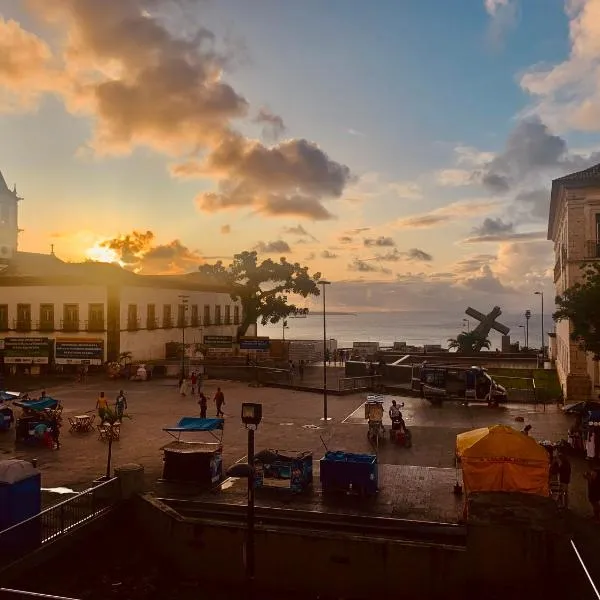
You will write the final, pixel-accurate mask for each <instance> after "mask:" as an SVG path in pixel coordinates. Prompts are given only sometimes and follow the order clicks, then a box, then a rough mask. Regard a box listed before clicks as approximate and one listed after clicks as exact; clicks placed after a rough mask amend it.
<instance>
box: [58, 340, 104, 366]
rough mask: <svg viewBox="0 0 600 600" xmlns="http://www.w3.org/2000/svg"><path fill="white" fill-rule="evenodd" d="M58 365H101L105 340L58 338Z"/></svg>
mask: <svg viewBox="0 0 600 600" xmlns="http://www.w3.org/2000/svg"><path fill="white" fill-rule="evenodd" d="M55 362H56V364H57V365H101V364H102V363H103V362H104V340H101V339H95V338H56V350H55Z"/></svg>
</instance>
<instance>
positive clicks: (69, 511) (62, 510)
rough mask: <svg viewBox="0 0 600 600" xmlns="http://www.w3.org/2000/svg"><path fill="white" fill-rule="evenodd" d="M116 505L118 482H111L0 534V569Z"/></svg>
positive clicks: (56, 505) (106, 482) (70, 499)
mask: <svg viewBox="0 0 600 600" xmlns="http://www.w3.org/2000/svg"><path fill="white" fill-rule="evenodd" d="M118 501H119V480H118V479H117V478H112V479H109V480H107V481H104V482H103V483H100V484H99V485H97V486H95V487H92V488H89V489H87V490H85V491H84V492H82V493H81V494H77V495H76V496H73V497H72V498H69V499H68V500H65V501H64V502H60V503H59V504H55V505H54V506H51V507H50V508H47V509H45V510H43V511H42V512H40V513H39V514H37V515H35V516H33V517H31V518H29V519H26V520H25V521H21V523H17V524H16V525H13V526H12V527H9V528H8V529H5V530H3V531H0V565H2V566H6V565H8V564H10V563H11V562H14V561H16V560H18V559H20V558H23V557H24V556H26V555H27V554H29V553H31V552H34V551H35V550H37V549H38V548H40V547H41V546H43V545H44V544H48V543H50V542H54V541H56V540H57V539H59V538H61V537H62V536H64V535H66V534H67V533H70V532H72V531H73V530H74V529H76V528H78V527H80V526H81V525H84V524H85V523H88V522H90V521H92V520H94V519H96V518H98V517H99V516H101V515H103V514H105V513H106V512H108V511H109V510H111V509H112V508H113V506H115V504H116V503H117V502H118Z"/></svg>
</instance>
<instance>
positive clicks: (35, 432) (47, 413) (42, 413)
mask: <svg viewBox="0 0 600 600" xmlns="http://www.w3.org/2000/svg"><path fill="white" fill-rule="evenodd" d="M13 406H18V407H19V408H22V409H23V415H22V416H21V417H20V418H19V419H17V425H16V441H17V442H23V443H37V444H40V443H41V444H45V445H47V446H48V447H49V448H52V447H53V441H52V429H53V427H60V415H59V414H57V412H58V411H59V409H60V402H59V401H58V400H55V399H54V398H50V397H49V396H47V397H45V398H40V399H39V400H18V401H16V402H13Z"/></svg>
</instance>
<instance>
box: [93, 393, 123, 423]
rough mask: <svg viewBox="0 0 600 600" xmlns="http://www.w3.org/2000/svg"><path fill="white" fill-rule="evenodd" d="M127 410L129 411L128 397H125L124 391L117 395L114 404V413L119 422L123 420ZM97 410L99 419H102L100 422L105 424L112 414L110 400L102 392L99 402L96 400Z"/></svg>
mask: <svg viewBox="0 0 600 600" xmlns="http://www.w3.org/2000/svg"><path fill="white" fill-rule="evenodd" d="M126 409H127V397H126V396H125V392H124V391H123V390H119V393H118V394H117V397H116V399H115V404H114V412H115V415H116V418H117V421H122V420H123V415H124V414H125V410H126ZM96 410H97V411H98V417H99V418H100V422H101V423H104V421H105V420H106V418H107V417H108V416H109V414H110V407H109V404H108V398H107V397H106V396H105V395H104V392H100V395H99V396H98V400H96Z"/></svg>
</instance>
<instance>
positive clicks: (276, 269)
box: [199, 252, 321, 336]
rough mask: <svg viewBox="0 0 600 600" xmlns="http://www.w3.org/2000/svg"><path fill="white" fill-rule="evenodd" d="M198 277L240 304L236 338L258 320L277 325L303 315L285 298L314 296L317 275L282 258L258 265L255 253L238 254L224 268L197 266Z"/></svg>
mask: <svg viewBox="0 0 600 600" xmlns="http://www.w3.org/2000/svg"><path fill="white" fill-rule="evenodd" d="M199 271H200V273H202V274H203V275H206V276H208V277H209V278H212V279H213V280H216V281H218V282H220V283H223V284H225V285H227V286H228V287H229V288H230V290H231V299H232V300H233V301H234V302H237V301H238V300H239V301H240V302H241V304H242V310H243V319H242V323H241V324H240V326H239V327H238V336H242V335H245V333H246V331H248V327H250V325H252V324H253V323H257V322H258V321H259V320H260V322H261V323H262V324H263V325H266V324H267V323H278V322H279V321H281V320H282V319H285V318H286V317H288V316H289V315H291V314H296V313H298V312H305V311H304V309H299V308H298V307H297V306H296V305H294V304H293V303H291V302H290V301H289V299H288V294H295V295H296V296H301V297H302V298H307V297H308V296H318V295H319V286H318V283H317V282H318V281H319V279H320V278H321V273H314V274H313V275H311V274H310V273H309V272H308V267H303V266H301V265H300V264H299V263H289V262H288V261H287V260H286V259H285V258H280V259H279V262H275V261H273V260H271V259H270V258H268V259H267V260H263V261H262V262H260V263H259V262H258V256H257V253H256V252H241V253H240V254H236V255H235V256H234V257H233V262H232V263H231V264H230V265H229V266H228V267H226V266H225V265H223V263H222V262H221V261H218V262H216V263H215V264H214V265H201V266H200V267H199Z"/></svg>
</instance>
